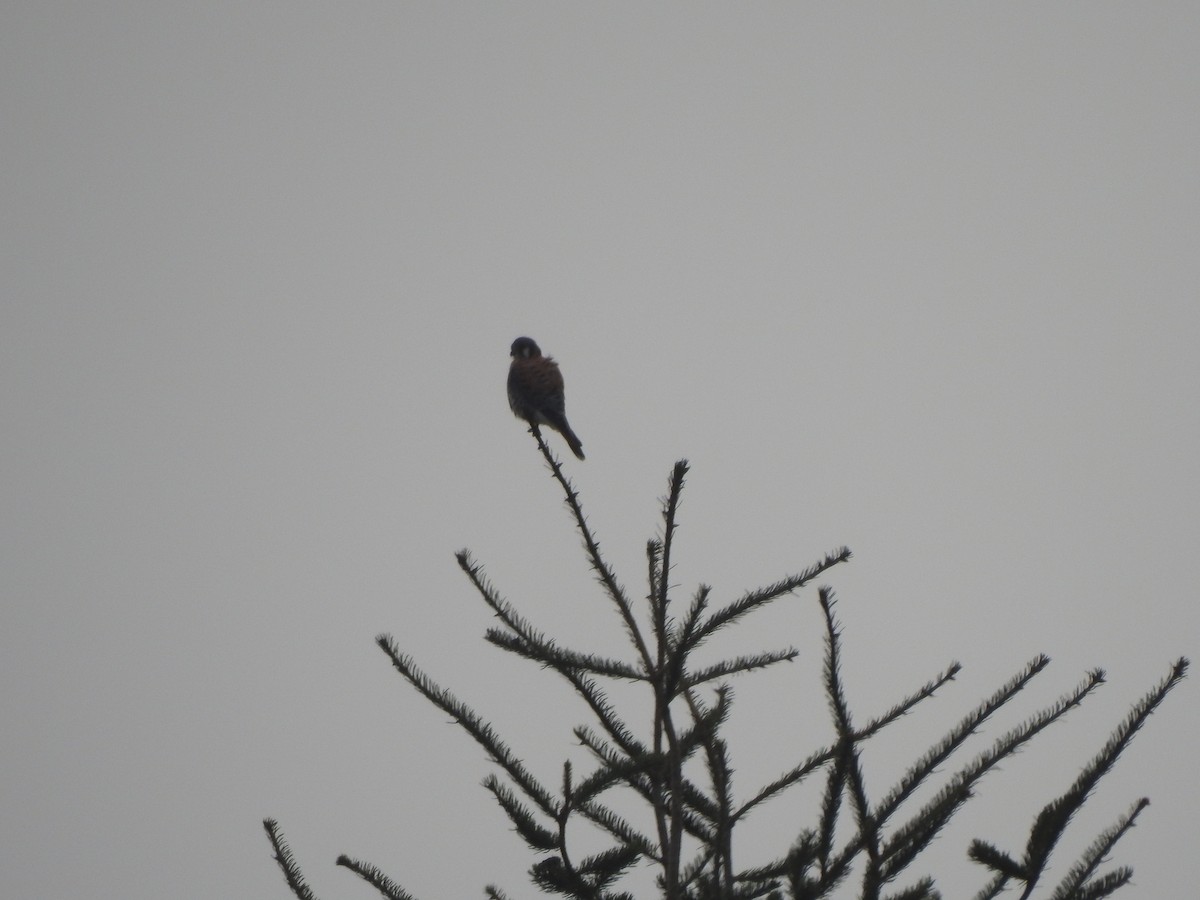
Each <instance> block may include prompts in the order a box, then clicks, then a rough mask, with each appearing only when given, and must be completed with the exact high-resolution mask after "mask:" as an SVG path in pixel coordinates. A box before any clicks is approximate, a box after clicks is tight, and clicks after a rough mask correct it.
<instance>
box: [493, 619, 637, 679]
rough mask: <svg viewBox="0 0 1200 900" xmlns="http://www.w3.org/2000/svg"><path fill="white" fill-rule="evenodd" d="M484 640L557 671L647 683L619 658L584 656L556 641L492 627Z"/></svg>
mask: <svg viewBox="0 0 1200 900" xmlns="http://www.w3.org/2000/svg"><path fill="white" fill-rule="evenodd" d="M484 637H485V638H486V639H487V640H488V641H489V642H490V643H492V644H494V645H496V646H497V647H499V648H500V649H501V650H507V651H509V652H510V653H515V654H517V655H518V656H523V657H525V658H526V659H530V660H533V661H534V662H536V663H540V664H541V665H543V666H549V667H551V668H553V669H556V670H560V671H561V670H562V669H576V670H579V671H584V672H588V673H590V674H592V675H603V676H607V677H609V678H620V679H624V680H626V681H645V680H646V674H645V673H644V672H641V671H639V670H637V669H635V668H633V666H631V665H629V663H627V662H624V661H623V660H619V659H605V658H604V657H602V656H596V655H594V654H591V653H580V652H578V651H575V650H566V649H563V648H562V647H559V646H558V644H557V643H555V641H554V640H552V639H551V640H546V641H544V642H543V643H540V644H532V643H530V642H529V640H527V639H526V638H525V637H523V636H521V635H519V634H513V633H512V632H509V631H505V630H503V629H501V628H489V629H488V630H487V632H486V633H485V634H484Z"/></svg>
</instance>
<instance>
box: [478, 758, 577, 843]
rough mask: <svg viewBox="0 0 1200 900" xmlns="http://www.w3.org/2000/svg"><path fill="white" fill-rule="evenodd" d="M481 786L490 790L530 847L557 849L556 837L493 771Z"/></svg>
mask: <svg viewBox="0 0 1200 900" xmlns="http://www.w3.org/2000/svg"><path fill="white" fill-rule="evenodd" d="M483 786H484V787H485V788H487V789H488V790H489V791H491V792H492V795H493V796H494V797H495V798H496V802H497V803H499V804H500V808H501V809H503V810H504V812H505V813H507V814H508V818H509V821H511V822H512V823H513V827H514V828H516V829H517V834H519V835H520V836H521V837H522V838H523V839H524V840H525V843H526V844H528V845H529V847H530V849H532V850H538V851H548V850H557V849H559V847H558V837H557V836H556V835H555V834H554V832H552V831H550V830H549V829H548V828H543V827H542V826H541V825H540V824H538V821H537V819H535V818H534V815H533V812H532V811H531V810H530V809H529V808H528V807H527V806H525V804H523V803H522V802H521V801H520V800H519V799H518V798H517V795H516V794H514V793H513V791H512V789H511V788H509V787H508V785H506V784H504V783H503V782H502V781H501V780H500V779H499V778H497V777H496V775H495V774H494V773H491V774H489V775H488V776H487V777H486V778H485V779H484V780H483Z"/></svg>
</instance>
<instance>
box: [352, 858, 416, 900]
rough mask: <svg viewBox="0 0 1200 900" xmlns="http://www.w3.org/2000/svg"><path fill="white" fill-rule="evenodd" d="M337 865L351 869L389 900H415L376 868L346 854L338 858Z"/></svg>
mask: <svg viewBox="0 0 1200 900" xmlns="http://www.w3.org/2000/svg"><path fill="white" fill-rule="evenodd" d="M337 864H338V865H339V866H343V867H344V868H347V869H349V870H350V871H351V872H353V873H354V874H355V875H357V876H358V877H359V878H361V879H362V880H363V881H366V882H367V883H369V884H370V885H371V886H372V887H374V888H375V890H377V891H379V893H381V894H383V896H385V897H387V900H414V897H413V895H412V894H410V893H408V891H406V890H404V888H402V887H400V885H398V884H396V882H394V881H392V880H391V879H390V878H388V877H387V876H386V875H384V874H383V872H381V871H380V870H379V869H377V868H376V867H375V866H372V865H368V864H367V863H364V862H360V861H358V860H356V859H351V858H350V857H349V856H347V855H346V854H345V853H343V854H342V855H341V856H339V857H338V858H337Z"/></svg>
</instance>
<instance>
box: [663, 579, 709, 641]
mask: <svg viewBox="0 0 1200 900" xmlns="http://www.w3.org/2000/svg"><path fill="white" fill-rule="evenodd" d="M711 593H712V587H711V586H710V585H707V584H702V585H700V586H699V587H698V588H696V593H695V595H694V596H693V597H692V605H691V606H689V607H688V611H687V615H685V616H684V617H683V622H682V623H681V624H680V626H679V627H678V628H677V629H676V631H675V634H674V636H673V638H672V644H673V645H674V646H676V647H688V648H689V649H692V650H694V649H696V647H697V646H699V643H700V642H699V641H693V639H692V636H693V635H694V634H695V633H696V629H697V628H698V627H699V625H700V617H701V616H702V615H704V611H705V610H706V609H708V598H709V595H710V594H711Z"/></svg>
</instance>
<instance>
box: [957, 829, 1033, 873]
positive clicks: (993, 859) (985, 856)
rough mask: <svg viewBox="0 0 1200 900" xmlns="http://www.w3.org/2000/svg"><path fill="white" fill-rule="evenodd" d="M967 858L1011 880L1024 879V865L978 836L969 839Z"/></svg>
mask: <svg viewBox="0 0 1200 900" xmlns="http://www.w3.org/2000/svg"><path fill="white" fill-rule="evenodd" d="M967 858H968V859H971V860H974V861H975V862H977V863H979V864H980V865H984V866H987V867H988V868H989V869H991V870H992V871H993V872H995V873H996V874H997V875H1003V876H1004V877H1005V878H1007V879H1009V880H1011V881H1024V880H1025V875H1026V872H1025V867H1024V866H1022V865H1021V864H1020V863H1019V862H1017V861H1016V860H1015V859H1013V858H1012V857H1011V856H1009V855H1008V854H1007V853H1005V852H1004V851H1003V850H1001V849H1000V848H999V847H997V846H996V845H994V844H989V843H988V842H987V841H981V840H979V839H978V838H976V839H975V840H973V841H971V845H970V846H969V847H968V848H967Z"/></svg>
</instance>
